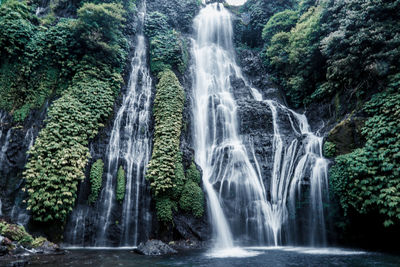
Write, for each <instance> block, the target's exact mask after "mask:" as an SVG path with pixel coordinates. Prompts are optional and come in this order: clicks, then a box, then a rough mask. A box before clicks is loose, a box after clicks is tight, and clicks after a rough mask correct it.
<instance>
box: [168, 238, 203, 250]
mask: <svg viewBox="0 0 400 267" xmlns="http://www.w3.org/2000/svg"><path fill="white" fill-rule="evenodd" d="M168 245H169V246H170V247H172V248H173V249H176V250H187V249H204V248H208V247H210V242H208V241H196V240H178V241H171V242H169V243H168Z"/></svg>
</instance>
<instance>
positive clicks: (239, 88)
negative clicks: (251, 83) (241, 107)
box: [229, 75, 253, 99]
mask: <svg viewBox="0 0 400 267" xmlns="http://www.w3.org/2000/svg"><path fill="white" fill-rule="evenodd" d="M229 80H230V83H231V86H232V93H233V96H234V98H235V99H252V98H253V96H252V94H251V89H250V87H248V86H246V84H245V83H244V81H243V80H242V79H240V78H237V77H235V76H234V75H231V76H230V77H229Z"/></svg>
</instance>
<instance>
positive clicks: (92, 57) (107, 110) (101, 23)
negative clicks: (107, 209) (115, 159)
mask: <svg viewBox="0 0 400 267" xmlns="http://www.w3.org/2000/svg"><path fill="white" fill-rule="evenodd" d="M123 14H124V11H123V10H122V6H121V5H116V4H100V5H97V6H96V5H93V4H84V5H83V6H82V8H81V9H79V10H78V19H77V20H69V21H68V23H69V25H70V26H71V28H70V29H69V30H70V31H71V32H72V33H71V34H72V36H73V39H74V40H75V42H76V48H77V49H76V50H74V52H73V53H75V54H74V55H75V57H74V56H70V55H69V53H68V52H67V51H65V50H61V51H60V52H59V53H60V56H62V57H65V64H66V66H65V67H66V68H72V69H73V70H74V73H75V74H74V75H73V78H72V80H70V81H69V86H68V88H67V89H65V92H63V93H62V96H61V97H60V98H59V99H58V100H56V101H54V103H53V104H52V105H51V107H50V108H49V111H48V117H47V119H46V126H45V127H44V128H43V129H42V130H41V131H40V133H39V136H38V138H37V140H36V143H35V145H34V146H33V147H32V148H31V150H30V152H29V154H30V158H29V161H28V163H27V165H26V171H25V173H24V176H25V178H26V189H27V191H28V194H29V200H28V209H30V210H31V211H32V214H33V218H34V219H35V220H36V221H40V222H48V221H53V220H57V221H61V222H64V221H65V219H66V217H67V215H68V213H69V212H70V211H71V210H72V207H73V205H74V203H75V198H76V192H77V185H78V183H79V181H81V180H82V179H84V169H85V166H86V164H87V162H88V158H89V149H88V143H89V140H90V139H92V138H93V137H95V136H96V135H97V133H98V129H99V127H102V126H103V123H104V122H105V121H106V120H107V119H108V117H109V115H110V114H111V113H112V108H113V103H114V98H115V94H116V92H118V91H119V88H120V86H121V83H122V77H121V75H120V71H121V68H122V67H121V66H123V65H122V62H125V56H126V53H125V52H122V51H123V50H124V49H126V47H124V45H125V44H126V40H125V38H123V37H122V30H123V25H122V24H123V22H124V19H123ZM59 40H60V42H61V43H65V42H66V41H65V40H63V39H62V38H59ZM78 47H79V48H78ZM80 53H83V54H80ZM69 57H71V59H73V60H69ZM74 58H78V59H79V60H74ZM120 64H121V65H120Z"/></svg>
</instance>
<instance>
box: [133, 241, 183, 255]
mask: <svg viewBox="0 0 400 267" xmlns="http://www.w3.org/2000/svg"><path fill="white" fill-rule="evenodd" d="M134 251H135V252H136V253H138V254H141V255H149V256H150V255H151V256H155V255H167V254H176V253H178V251H176V250H175V249H173V248H171V247H170V246H168V245H167V244H165V243H164V242H162V241H160V240H149V241H147V242H146V243H140V244H139V246H138V247H137V248H135V249H134Z"/></svg>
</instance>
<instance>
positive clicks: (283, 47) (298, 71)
mask: <svg viewBox="0 0 400 267" xmlns="http://www.w3.org/2000/svg"><path fill="white" fill-rule="evenodd" d="M321 12H322V9H321V7H317V8H315V7H312V8H310V9H309V10H308V11H307V12H306V13H304V14H303V15H302V16H301V17H300V19H299V20H298V22H297V24H296V26H295V27H294V28H292V29H291V31H290V32H289V33H284V32H279V33H277V34H276V35H274V36H273V37H272V39H271V45H270V46H269V47H268V48H267V53H266V55H267V63H268V64H269V65H270V67H271V68H272V70H273V71H274V72H275V73H276V74H277V75H278V78H280V81H281V83H282V84H283V85H284V87H285V93H286V95H287V96H288V98H289V101H290V103H291V104H292V105H294V106H295V107H299V106H301V105H302V104H303V103H304V101H305V99H306V98H307V97H308V96H309V95H310V94H311V93H312V92H313V91H315V86H316V84H317V83H318V82H319V81H320V80H321V79H322V76H321V73H320V72H319V71H320V70H318V67H319V66H320V64H321V63H322V57H321V54H320V52H319V49H318V46H319V39H320V29H319V27H320V17H321ZM284 18H285V17H283V18H282V19H284ZM286 19H287V20H288V21H287V22H285V23H287V24H291V23H292V22H293V21H292V18H291V17H287V18H286ZM281 23H282V24H283V22H281ZM271 24H273V22H271ZM267 29H268V28H267ZM316 69H317V70H318V71H315V70H316Z"/></svg>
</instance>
